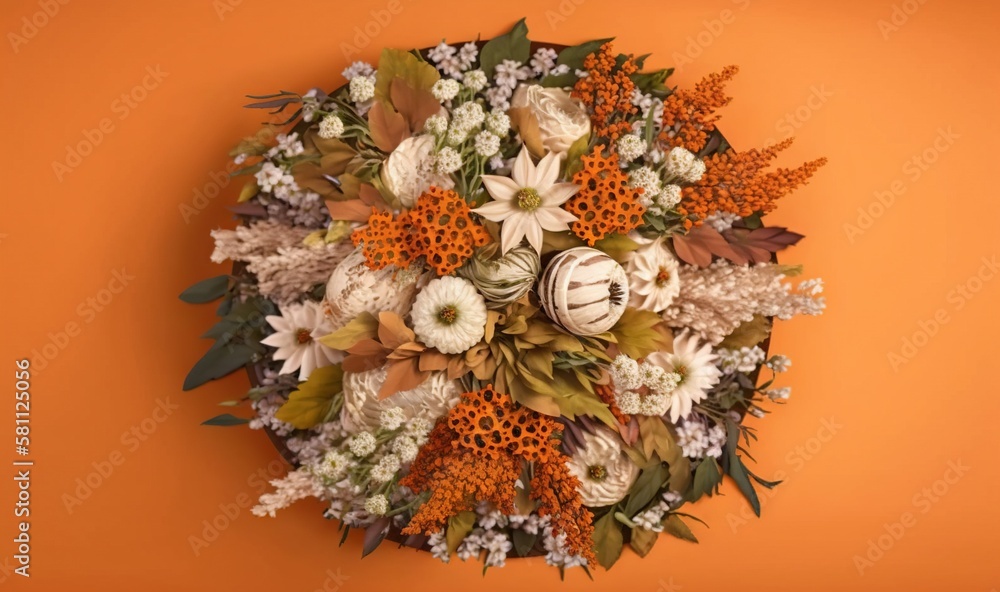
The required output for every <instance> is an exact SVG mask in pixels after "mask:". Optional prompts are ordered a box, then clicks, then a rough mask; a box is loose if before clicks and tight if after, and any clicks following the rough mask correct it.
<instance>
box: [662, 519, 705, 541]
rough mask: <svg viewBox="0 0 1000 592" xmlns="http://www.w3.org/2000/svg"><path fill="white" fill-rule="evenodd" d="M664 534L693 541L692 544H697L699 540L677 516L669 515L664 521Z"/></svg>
mask: <svg viewBox="0 0 1000 592" xmlns="http://www.w3.org/2000/svg"><path fill="white" fill-rule="evenodd" d="M663 532H666V533H669V534H672V535H674V536H675V537H677V538H679V539H684V540H685V541H691V542H692V543H697V542H698V538H697V537H695V536H694V533H693V532H691V529H690V528H688V525H687V524H684V521H683V520H681V519H680V516H678V515H677V514H669V515H668V516H667V518H666V519H665V520H664V521H663Z"/></svg>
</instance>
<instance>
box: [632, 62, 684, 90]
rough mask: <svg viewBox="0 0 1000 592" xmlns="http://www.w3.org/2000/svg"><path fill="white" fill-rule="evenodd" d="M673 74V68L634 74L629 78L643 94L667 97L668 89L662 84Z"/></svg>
mask: <svg viewBox="0 0 1000 592" xmlns="http://www.w3.org/2000/svg"><path fill="white" fill-rule="evenodd" d="M673 73H674V69H673V68H666V69H663V70H655V71H653V72H636V73H635V74H632V76H630V78H631V79H632V82H634V83H635V86H636V87H637V88H638V89H639V90H641V91H642V92H644V93H653V94H655V95H667V94H670V89H669V88H667V86H666V84H664V83H665V82H666V81H667V78H669V77H670V75H671V74H673Z"/></svg>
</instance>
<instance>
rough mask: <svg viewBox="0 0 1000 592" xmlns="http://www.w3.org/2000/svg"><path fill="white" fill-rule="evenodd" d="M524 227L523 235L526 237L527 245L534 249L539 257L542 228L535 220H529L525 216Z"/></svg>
mask: <svg viewBox="0 0 1000 592" xmlns="http://www.w3.org/2000/svg"><path fill="white" fill-rule="evenodd" d="M524 224H525V225H526V228H525V229H524V230H525V233H524V235H525V236H526V237H528V244H530V245H531V246H532V247H534V248H535V251H537V252H538V254H539V255H541V253H542V227H541V226H540V225H539V224H538V221H537V220H531V219H529V218H528V217H527V216H525V221H524Z"/></svg>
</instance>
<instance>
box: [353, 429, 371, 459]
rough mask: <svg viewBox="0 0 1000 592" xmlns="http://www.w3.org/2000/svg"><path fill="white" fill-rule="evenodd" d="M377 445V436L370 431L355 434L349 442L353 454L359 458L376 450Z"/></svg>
mask: <svg viewBox="0 0 1000 592" xmlns="http://www.w3.org/2000/svg"><path fill="white" fill-rule="evenodd" d="M376 445H377V443H376V442H375V436H374V435H372V434H371V433H369V432H361V433H359V434H355V435H354V436H353V437H352V438H351V440H350V442H348V444H347V446H348V447H349V448H350V449H351V454H353V455H354V456H356V457H358V458H364V457H366V456H368V455H369V454H371V453H373V452H375V447H376Z"/></svg>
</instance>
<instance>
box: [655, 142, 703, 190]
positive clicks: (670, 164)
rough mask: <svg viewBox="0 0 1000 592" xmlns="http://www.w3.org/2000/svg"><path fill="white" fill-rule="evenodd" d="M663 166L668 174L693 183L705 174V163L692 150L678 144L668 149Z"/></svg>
mask: <svg viewBox="0 0 1000 592" xmlns="http://www.w3.org/2000/svg"><path fill="white" fill-rule="evenodd" d="M665 166H666V171H667V174H668V175H669V176H671V177H672V178H674V179H679V180H681V181H683V182H686V183H695V182H697V181H698V180H699V179H701V177H702V175H704V174H705V163H704V162H703V161H702V160H701V159H700V158H698V157H697V156H696V155H695V154H694V153H693V152H691V151H690V150H687V149H685V148H681V147H680V146H675V147H674V148H671V149H670V152H669V153H667V160H666V162H665Z"/></svg>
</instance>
